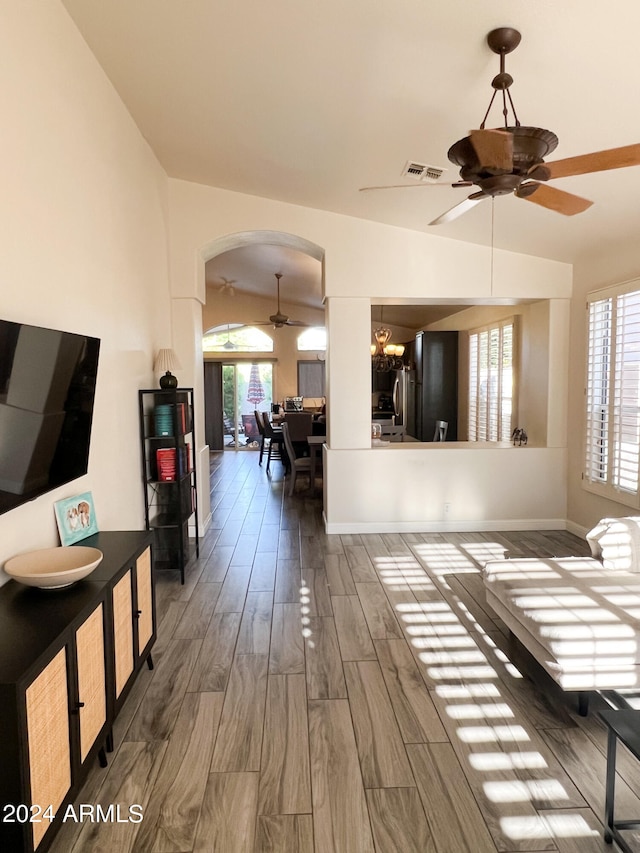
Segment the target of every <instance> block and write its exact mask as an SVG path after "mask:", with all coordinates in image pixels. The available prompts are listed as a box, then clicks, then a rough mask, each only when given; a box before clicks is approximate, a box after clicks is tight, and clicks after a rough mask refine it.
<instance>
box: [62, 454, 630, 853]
mask: <svg viewBox="0 0 640 853" xmlns="http://www.w3.org/2000/svg"><path fill="white" fill-rule="evenodd" d="M304 489H306V481H305V480H304V478H302V479H301V482H300V483H299V484H298V489H297V490H296V494H295V495H294V496H293V497H289V496H288V495H286V494H285V489H283V480H282V473H281V465H280V463H279V462H275V463H273V465H272V477H271V478H268V477H267V475H266V474H265V472H264V470H263V468H260V467H259V466H258V455H257V454H256V453H234V452H224V453H217V454H212V456H211V499H212V512H213V523H212V526H211V528H210V529H209V531H208V532H207V535H206V536H205V538H204V541H202V542H201V550H200V558H199V559H198V560H192V561H191V563H190V565H189V567H188V571H187V582H186V584H185V585H184V586H181V585H180V582H179V574H178V572H165V573H159V574H158V576H157V600H158V622H159V630H158V641H157V644H156V646H155V648H154V651H153V657H154V662H155V669H154V670H153V671H149V670H147V669H146V668H145V669H143V671H142V672H141V674H140V677H139V678H138V681H137V682H136V685H135V687H134V689H133V691H132V693H131V694H130V696H129V698H128V700H127V703H126V705H125V707H124V709H123V711H122V712H121V714H120V716H119V718H118V720H117V723H116V729H115V732H114V735H115V743H116V751H115V752H114V753H113V754H111V755H110V757H109V766H108V768H106V769H101V768H99V767H97V766H96V767H95V769H94V770H92V772H91V774H90V777H89V779H88V781H87V783H86V785H85V786H84V788H83V790H82V792H81V794H80V796H79V797H78V802H79V803H97V802H99V803H101V804H103V806H104V807H105V808H106V806H108V805H109V804H110V803H120V804H122V807H123V810H124V811H125V812H126V810H127V809H128V807H129V806H130V805H131V804H133V803H136V804H141V805H142V806H143V810H144V819H143V820H142V822H141V823H137V824H134V823H102V824H96V823H85V824H70V823H68V824H65V825H64V826H63V827H62V831H61V833H60V834H59V836H58V838H57V839H56V841H55V842H54V844H53V847H52V850H53V851H54V853H72V851H73V853H97V851H104V853H114V851H117V853H125V852H126V851H136V853H142V851H149V852H150V853H151V851H156V853H163V851H166V853H169V851H174V853H191V851H194V853H195V851H220V853H236V851H237V853H240V851H243V853H253V851H256V853H258V851H260V853H264V852H265V851H274V853H296V851H300V853H312V851H315V853H333V851H340V853H361V852H362V853H365V851H366V853H373V851H377V853H411V851H416V853H418V851H419V853H497V851H500V852H501V853H515V851H543V850H544V851H560V853H592V851H593V853H595V851H604V850H611V849H612V848H611V847H610V846H608V845H606V844H604V841H603V839H602V826H601V819H602V816H603V814H604V782H605V754H606V738H605V732H604V729H603V726H602V724H601V723H600V721H599V719H598V717H597V713H596V711H597V708H598V707H603V706H602V704H599V703H598V699H597V698H595V699H594V700H593V701H592V710H591V712H590V714H589V716H588V717H587V718H580V717H579V716H577V714H576V713H575V712H574V710H573V708H574V702H573V700H572V699H571V698H569V699H567V698H566V697H565V696H563V695H562V693H561V692H560V691H559V689H557V688H556V686H555V685H554V684H553V683H550V682H549V680H548V679H547V678H546V677H543V676H542V675H540V674H538V673H535V678H534V680H532V679H531V678H529V677H527V676H526V674H525V673H526V672H527V671H531V672H533V666H532V664H531V662H530V661H529V660H528V656H527V655H526V654H525V653H523V652H522V650H521V649H518V648H517V647H515V648H514V647H513V646H512V644H511V642H510V640H509V638H508V636H507V632H506V631H505V630H504V626H502V625H501V624H500V623H499V621H498V620H497V619H496V618H495V617H494V615H493V614H492V612H491V611H490V609H488V608H487V606H486V604H483V601H484V594H483V587H482V582H481V577H480V574H479V566H480V565H481V564H482V562H483V561H484V560H486V559H488V558H490V557H495V558H500V557H502V556H503V555H504V553H505V552H507V551H508V552H509V555H511V556H514V555H525V556H550V555H568V554H586V553H588V548H587V547H586V543H584V542H583V541H581V540H580V539H577V538H576V537H574V536H572V535H570V534H568V533H563V532H554V531H549V532H530V531H528V532H519V533H514V532H509V533H464V534H463V533H459V534H401V535H400V534H388V535H362V536H356V535H351V536H327V535H326V534H325V533H324V532H323V529H322V523H321V499H320V498H319V497H318V498H314V499H310V498H309V497H308V493H307V492H306V491H304ZM618 766H619V768H620V774H621V777H620V779H619V781H618V787H617V798H618V800H617V802H618V806H619V808H618V811H619V816H620V817H627V818H633V817H639V816H640V798H639V794H640V766H638V764H637V763H636V762H634V761H633V760H632V759H630V758H629V756H628V755H626V754H625V753H621V754H620V756H619V764H618ZM636 840H639V837H637V838H636ZM639 849H640V847H639Z"/></svg>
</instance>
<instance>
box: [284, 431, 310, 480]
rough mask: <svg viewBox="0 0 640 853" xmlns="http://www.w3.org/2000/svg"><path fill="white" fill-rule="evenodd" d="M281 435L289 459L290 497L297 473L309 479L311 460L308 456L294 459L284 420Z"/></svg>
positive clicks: (294, 455) (289, 436)
mask: <svg viewBox="0 0 640 853" xmlns="http://www.w3.org/2000/svg"><path fill="white" fill-rule="evenodd" d="M282 435H283V436H284V447H285V450H286V452H287V456H288V457H289V463H290V466H289V473H290V480H289V494H290V495H292V494H293V490H294V489H295V486H296V479H297V477H298V474H299V473H301V472H304V473H306V474H307V475H308V476H309V478H311V459H310V458H309V457H308V456H298V457H296V454H295V450H294V449H293V443H292V441H291V435H290V433H289V424H288V423H287V421H286V420H285V421H284V422H283V424H282Z"/></svg>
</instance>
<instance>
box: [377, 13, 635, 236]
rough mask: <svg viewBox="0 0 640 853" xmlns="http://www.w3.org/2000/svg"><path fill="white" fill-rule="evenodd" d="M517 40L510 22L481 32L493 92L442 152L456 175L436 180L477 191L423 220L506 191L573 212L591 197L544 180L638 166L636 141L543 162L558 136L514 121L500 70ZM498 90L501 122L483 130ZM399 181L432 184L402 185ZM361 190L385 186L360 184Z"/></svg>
mask: <svg viewBox="0 0 640 853" xmlns="http://www.w3.org/2000/svg"><path fill="white" fill-rule="evenodd" d="M520 39H521V35H520V33H519V32H518V31H517V30H515V29H513V28H511V27H500V28H499V29H496V30H492V31H491V32H490V33H489V34H488V36H487V44H488V45H489V47H490V48H491V50H492V51H493V52H494V53H497V54H499V56H500V72H499V74H497V75H496V76H495V77H494V78H493V80H492V81H491V85H492V86H493V89H494V92H493V95H492V97H491V101H490V103H489V107H488V108H487V112H486V113H485V116H484V119H483V120H482V123H481V125H480V128H479V129H478V130H472V131H470V133H469V136H465V137H464V138H463V139H459V140H458V141H457V142H456V143H454V144H453V145H452V146H451V148H450V149H449V151H448V153H447V156H448V157H449V160H451V162H452V163H455V164H456V165H457V166H459V167H460V178H461V180H460V181H457V182H455V183H452V184H443V185H442V186H452V187H470V186H476V187H478V191H476V192H474V193H472V194H471V195H470V196H468V197H467V198H466V199H464V200H463V201H461V202H459V203H458V204H456V205H455V206H454V207H452V208H451V209H450V210H447V211H446V212H445V213H443V214H442V215H441V216H438V217H437V218H436V219H434V220H433V221H432V222H430V223H429V225H441V224H443V223H445V222H451V221H452V220H454V219H457V218H458V217H459V216H461V215H462V214H463V213H466V212H467V211H468V210H471V208H473V207H475V206H476V205H477V204H479V203H480V202H481V201H484V200H485V199H487V198H494V197H495V196H499V195H508V194H510V193H513V194H514V195H515V196H516V197H517V198H521V199H524V200H525V201H530V202H533V203H534V204H538V205H541V206H542V207H546V208H547V209H549V210H554V211H556V212H557V213H562V214H564V215H565V216H573V215H575V214H576V213H582V212H583V211H584V210H586V209H587V208H589V207H590V206H591V205H592V204H593V202H591V201H589V200H588V199H586V198H581V197H580V196H577V195H573V194H572V193H568V192H565V191H564V190H559V189H557V188H556V187H554V186H549V185H547V183H546V182H547V181H549V180H553V179H555V178H566V177H570V176H573V175H586V174H590V173H592V172H604V171H606V170H608V169H621V168H625V167H627V166H638V165H640V144H635V145H626V146H623V147H622V148H610V149H608V150H606V151H596V152H593V153H591V154H582V155H580V156H578V157H568V158H567V159H565V160H555V161H552V162H551V163H546V162H545V161H544V158H545V157H546V156H547V155H548V154H550V153H551V152H552V151H554V150H555V148H556V146H557V145H558V137H557V136H556V135H555V133H552V132H551V131H550V130H545V129H543V128H540V127H528V126H524V125H521V124H520V121H519V119H518V116H517V115H516V111H515V107H514V105H513V100H512V99H511V93H510V91H509V89H510V87H511V84H512V83H513V77H512V76H511V75H510V74H507V72H506V71H505V56H506V54H508V53H511V52H512V51H513V50H515V49H516V47H517V46H518V45H519V44H520ZM498 92H502V113H503V115H504V127H502V128H496V129H489V130H488V129H486V128H485V122H486V120H487V117H488V115H489V112H490V110H491V107H492V106H493V102H494V100H495V98H496V95H497V94H498ZM509 108H510V109H511V112H512V114H513V124H511V125H510V124H509V118H508V113H509ZM396 186H398V185H396ZM399 186H422V187H425V186H435V185H434V184H413V185H411V184H402V185H399ZM362 189H363V190H370V189H386V188H385V187H363V188H362ZM389 189H390V187H389Z"/></svg>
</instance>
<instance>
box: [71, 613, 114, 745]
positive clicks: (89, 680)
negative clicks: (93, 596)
mask: <svg viewBox="0 0 640 853" xmlns="http://www.w3.org/2000/svg"><path fill="white" fill-rule="evenodd" d="M104 661H105V656H104V605H103V604H99V605H98V606H97V607H96V609H95V610H94V611H93V613H92V614H91V616H89V618H88V619H86V620H85V621H84V622H83V623H82V625H81V626H80V627H79V628H78V630H77V631H76V666H77V672H78V699H79V700H80V705H79V709H78V714H79V720H80V761H81V762H82V761H84V760H85V758H86V757H87V755H88V753H89V750H90V749H91V747H92V746H93V744H94V743H95V741H96V738H97V737H98V735H99V734H100V730H101V729H102V727H103V726H104V724H105V722H106V721H107V688H106V683H105V662H104Z"/></svg>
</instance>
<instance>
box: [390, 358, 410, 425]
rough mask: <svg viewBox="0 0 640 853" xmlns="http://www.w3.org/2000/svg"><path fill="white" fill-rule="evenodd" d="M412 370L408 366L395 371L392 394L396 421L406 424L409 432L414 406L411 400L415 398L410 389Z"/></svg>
mask: <svg viewBox="0 0 640 853" xmlns="http://www.w3.org/2000/svg"><path fill="white" fill-rule="evenodd" d="M412 372H413V371H410V370H409V368H407V367H405V368H404V369H403V370H395V371H394V379H393V390H392V395H391V396H392V399H393V414H394V416H395V423H396V424H404V425H405V427H407V430H406V431H407V432H409V423H410V420H411V408H412V405H411V402H412V399H413V394H412V393H411V390H410V378H411V377H410V374H411V373H412Z"/></svg>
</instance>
